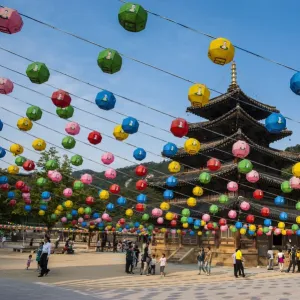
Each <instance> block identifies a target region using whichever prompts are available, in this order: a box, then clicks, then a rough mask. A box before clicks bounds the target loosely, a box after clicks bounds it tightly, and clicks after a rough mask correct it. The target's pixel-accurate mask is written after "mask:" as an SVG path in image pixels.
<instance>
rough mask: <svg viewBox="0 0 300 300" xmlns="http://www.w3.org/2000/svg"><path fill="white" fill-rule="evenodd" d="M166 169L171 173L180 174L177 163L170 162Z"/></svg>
mask: <svg viewBox="0 0 300 300" xmlns="http://www.w3.org/2000/svg"><path fill="white" fill-rule="evenodd" d="M168 169H169V171H170V172H171V173H178V172H180V163H179V162H177V161H172V162H170V163H169V166H168Z"/></svg>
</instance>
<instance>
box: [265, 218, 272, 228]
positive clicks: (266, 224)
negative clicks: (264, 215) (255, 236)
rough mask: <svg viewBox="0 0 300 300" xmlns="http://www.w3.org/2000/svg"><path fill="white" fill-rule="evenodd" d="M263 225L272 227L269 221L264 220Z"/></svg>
mask: <svg viewBox="0 0 300 300" xmlns="http://www.w3.org/2000/svg"><path fill="white" fill-rule="evenodd" d="M264 225H265V226H267V227H269V226H272V221H271V220H270V219H265V220H264Z"/></svg>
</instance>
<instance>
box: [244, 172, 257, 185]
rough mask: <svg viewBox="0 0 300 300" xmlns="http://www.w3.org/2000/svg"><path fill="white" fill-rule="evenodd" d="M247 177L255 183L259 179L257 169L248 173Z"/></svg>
mask: <svg viewBox="0 0 300 300" xmlns="http://www.w3.org/2000/svg"><path fill="white" fill-rule="evenodd" d="M246 179H247V180H248V181H249V182H251V183H255V182H257V181H258V180H259V174H258V172H257V171H255V170H252V171H250V172H249V173H247V174H246Z"/></svg>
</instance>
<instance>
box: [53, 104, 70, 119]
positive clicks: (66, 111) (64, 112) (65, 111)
mask: <svg viewBox="0 0 300 300" xmlns="http://www.w3.org/2000/svg"><path fill="white" fill-rule="evenodd" d="M56 114H57V115H58V116H59V117H60V118H62V119H69V118H72V117H73V114H74V108H73V106H71V105H69V106H68V107H64V108H62V107H57V108H56Z"/></svg>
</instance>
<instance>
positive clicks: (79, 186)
mask: <svg viewBox="0 0 300 300" xmlns="http://www.w3.org/2000/svg"><path fill="white" fill-rule="evenodd" d="M83 187H84V184H83V182H81V181H80V180H75V181H74V183H73V189H74V190H75V191H78V190H82V189H83Z"/></svg>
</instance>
